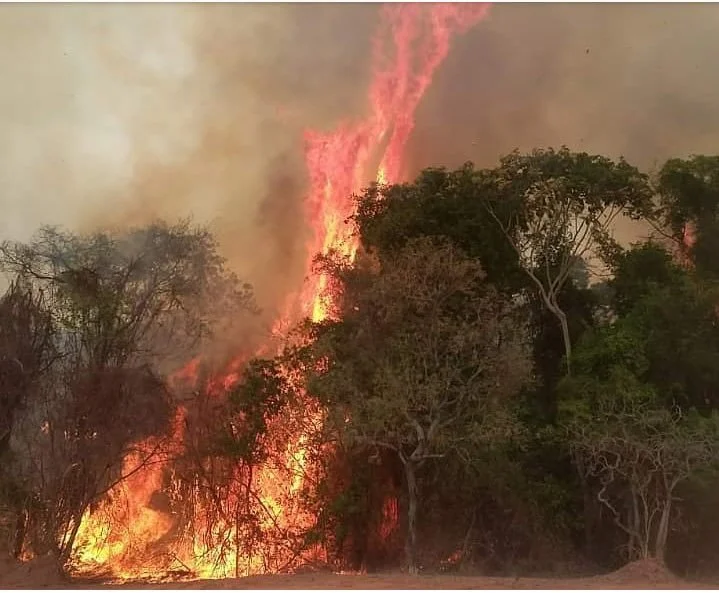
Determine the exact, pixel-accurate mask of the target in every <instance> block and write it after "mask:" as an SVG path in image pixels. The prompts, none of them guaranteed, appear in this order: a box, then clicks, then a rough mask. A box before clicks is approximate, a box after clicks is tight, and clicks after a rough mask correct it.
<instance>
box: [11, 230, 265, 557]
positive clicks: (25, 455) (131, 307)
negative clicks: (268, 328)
mask: <svg viewBox="0 0 719 593" xmlns="http://www.w3.org/2000/svg"><path fill="white" fill-rule="evenodd" d="M0 267H1V268H2V269H3V270H4V271H5V272H7V273H9V274H11V275H12V276H13V277H14V279H15V280H14V283H13V285H12V286H13V287H14V288H13V289H12V291H11V292H10V293H8V295H7V296H6V297H5V301H4V302H5V303H11V302H13V299H15V300H17V299H18V296H17V295H18V294H19V293H18V290H19V289H20V288H21V289H22V290H23V291H25V292H24V294H26V295H27V296H26V297H23V298H25V299H26V300H28V299H29V302H30V303H31V304H33V306H34V310H36V311H37V310H39V311H40V313H36V314H35V317H36V320H35V321H33V322H32V323H30V322H28V321H27V320H26V321H23V319H25V318H23V317H22V316H20V315H17V314H15V319H16V324H15V328H16V329H17V331H15V334H16V335H19V334H20V333H22V332H20V331H19V330H22V331H24V332H25V334H27V337H25V338H24V340H25V342H28V343H29V344H30V345H31V346H32V345H33V344H34V345H35V346H34V349H35V350H37V349H38V346H37V345H38V344H45V343H48V345H47V346H45V350H46V351H48V352H51V353H52V358H51V360H50V361H49V363H48V364H47V365H46V367H45V368H44V373H43V374H42V377H41V380H38V381H35V382H34V384H33V385H32V390H30V385H29V384H23V383H21V382H17V381H16V384H15V386H16V388H17V389H18V390H20V391H22V392H23V397H24V398H25V400H26V406H25V409H24V410H23V414H22V417H21V418H20V419H18V421H17V422H16V423H15V424H16V426H15V429H16V430H14V432H13V435H12V436H13V438H12V440H11V442H10V447H11V449H12V454H13V455H12V459H13V463H12V466H11V467H12V472H13V474H14V475H15V479H16V481H17V483H18V485H19V487H20V488H21V489H22V490H23V491H25V492H27V493H28V499H27V500H28V504H29V502H30V501H32V505H31V507H28V506H27V505H26V504H25V503H23V504H25V508H18V509H17V512H18V513H19V514H20V515H22V516H26V517H27V522H28V525H27V526H26V528H25V529H24V531H25V532H26V535H27V538H28V542H27V543H29V544H30V545H31V546H32V547H33V548H34V551H35V552H37V553H43V552H44V551H45V550H48V549H49V550H52V551H54V552H55V553H56V554H57V555H58V557H59V559H60V561H61V562H65V561H66V560H67V559H68V557H69V554H70V552H71V550H72V547H73V543H74V538H75V535H76V533H77V530H78V528H79V525H80V519H81V517H82V516H83V514H84V513H85V511H86V510H87V509H88V508H89V507H90V505H91V504H93V502H95V501H96V500H97V499H98V498H99V497H100V496H101V495H102V494H103V493H104V492H106V491H107V490H108V488H110V487H111V485H112V484H113V483H115V481H116V480H118V479H121V478H122V476H121V475H120V471H121V462H122V460H123V459H124V458H125V457H126V455H127V454H128V453H129V452H130V451H131V450H132V449H133V448H134V447H136V446H137V445H138V444H141V443H142V442H143V440H144V439H146V438H147V437H149V436H159V435H162V434H163V433H164V431H165V430H166V428H167V422H168V419H169V416H170V412H171V408H172V403H171V401H170V397H169V392H168V389H167V387H166V385H165V380H164V379H163V377H162V373H163V370H164V369H167V368H169V367H170V365H173V364H176V362H177V357H178V356H180V357H182V358H180V360H183V362H184V357H185V356H187V355H188V354H190V353H192V352H193V349H194V348H196V347H197V345H198V344H199V343H200V342H201V341H202V340H203V339H204V338H206V337H209V335H210V334H209V332H210V331H211V330H212V328H213V327H214V326H216V325H217V324H218V323H219V322H220V321H221V320H222V318H223V317H224V316H225V315H226V314H232V313H235V312H239V311H242V310H247V309H250V308H251V305H252V302H251V293H250V290H249V287H248V286H247V285H242V284H241V283H239V281H238V280H237V278H236V277H234V275H232V274H231V273H229V272H228V271H227V270H226V269H225V268H224V261H223V260H222V258H221V257H220V256H219V254H218V253H217V245H216V243H215V241H214V239H213V238H212V236H211V235H210V234H209V233H208V232H207V231H206V230H204V229H202V228H196V227H193V226H191V225H190V224H189V223H188V222H182V223H179V224H177V225H174V226H168V225H166V224H162V223H157V224H154V225H150V226H149V227H146V228H142V229H134V230H130V231H127V232H125V233H121V234H118V233H95V234H91V235H76V234H72V233H69V232H65V231H61V230H58V229H54V228H43V229H42V230H41V231H40V232H39V233H38V234H37V235H36V237H35V238H34V239H33V240H32V241H31V242H30V243H28V244H21V243H11V242H4V243H2V244H1V245H0ZM13 291H14V292H13ZM32 308H33V307H32V306H31V307H30V309H32ZM26 309H27V307H26ZM38 316H39V317H38ZM38 320H39V321H38ZM40 322H41V323H40ZM23 324H24V325H23ZM10 327H11V326H10V325H8V330H9V329H10ZM3 334H4V335H8V336H9V335H10V333H9V332H8V331H5V330H4V332H3ZM10 337H12V336H10ZM8 339H9V338H8ZM7 341H8V340H7V339H6V340H5V342H7ZM21 341H22V340H21ZM15 342H16V343H17V339H15ZM28 348H29V349H28ZM28 348H26V349H25V350H26V351H28V352H30V353H32V351H33V347H28ZM38 356H39V354H37V355H36V356H35V358H37V357H38ZM42 356H44V357H45V358H47V357H48V355H47V354H43V355H42ZM25 357H26V359H27V358H28V354H26V355H25ZM16 358H17V356H16ZM30 358H32V356H30ZM41 358H42V357H41ZM20 362H23V361H20ZM28 362H30V361H29V360H28V361H25V362H24V363H23V365H22V366H24V367H26V371H27V372H30V371H31V370H32V368H33V367H32V365H30V364H28ZM38 364H40V362H38V363H37V364H35V366H36V367H37V366H38ZM16 366H17V365H16ZM26 535H23V536H22V537H26ZM16 547H18V548H22V547H23V543H22V542H21V543H19V544H18V545H17V546H16Z"/></svg>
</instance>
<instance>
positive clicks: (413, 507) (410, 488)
mask: <svg viewBox="0 0 719 593" xmlns="http://www.w3.org/2000/svg"><path fill="white" fill-rule="evenodd" d="M415 471H416V468H415V466H414V462H413V461H411V460H409V459H408V460H407V461H406V462H405V463H404V473H405V476H406V478H407V539H406V542H405V553H406V555H407V570H408V571H409V574H419V569H418V567H417V476H416V474H415Z"/></svg>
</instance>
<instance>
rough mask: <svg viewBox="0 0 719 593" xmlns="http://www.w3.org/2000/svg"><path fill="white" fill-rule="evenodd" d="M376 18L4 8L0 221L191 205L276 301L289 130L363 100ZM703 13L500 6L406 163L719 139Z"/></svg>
mask: <svg viewBox="0 0 719 593" xmlns="http://www.w3.org/2000/svg"><path fill="white" fill-rule="evenodd" d="M376 18H377V7H376V6H372V5H364V6H363V5H289V4H282V5H252V4H235V5H195V6H190V5H171V4H164V5H107V4H106V5H69V4H65V5H61V4H56V5H4V6H2V7H0V71H1V72H2V74H3V76H2V80H3V84H2V85H0V188H1V191H0V207H1V208H2V217H0V236H2V237H3V238H18V239H24V238H27V237H28V236H29V235H30V234H31V233H32V231H33V230H34V229H35V228H36V227H37V226H38V225H40V224H47V223H50V224H62V225H67V226H71V227H75V228H89V227H92V226H96V225H112V226H122V225H126V224H130V223H141V222H144V221H147V220H149V219H152V218H155V217H170V218H174V217H177V216H186V215H190V214H191V215H193V216H194V217H195V218H197V219H199V220H201V221H209V222H211V223H212V224H213V225H214V227H215V228H216V230H217V232H218V233H219V236H220V238H221V241H222V244H223V247H224V249H225V251H226V253H227V255H228V257H230V259H231V260H232V262H233V265H234V266H235V267H236V268H237V270H238V272H239V273H240V274H242V275H243V276H244V277H245V278H247V279H248V280H249V281H251V282H252V283H253V284H255V285H256V288H257V291H258V299H259V301H260V304H261V305H265V306H269V307H270V308H271V307H272V305H273V304H274V303H275V302H276V300H277V299H278V298H280V297H279V295H283V294H285V293H286V291H287V290H289V289H291V288H295V287H296V286H297V283H298V282H299V281H301V278H302V274H303V272H304V270H303V269H302V266H301V265H300V263H301V262H303V261H304V251H303V244H304V237H305V232H306V229H304V227H303V224H302V212H301V198H302V196H303V192H304V188H305V183H306V180H305V171H304V163H303V154H302V130H303V129H304V128H305V127H314V128H322V129H329V128H332V127H334V126H335V125H336V124H337V123H338V122H339V121H340V120H342V119H343V118H345V117H353V116H360V115H362V113H363V111H364V109H365V107H366V89H367V83H368V80H369V74H370V73H369V65H370V64H369V58H370V47H371V37H372V33H373V30H374V25H375V23H376ZM718 24H719V9H718V8H716V7H715V6H713V5H689V4H682V5H678V4H677V5H650V4H642V5H626V4H625V5H618V4H594V5H587V4H582V5H568V4H561V5H559V4H557V5H537V4H535V5H519V4H512V5H509V4H505V5H496V6H494V7H493V9H492V11H491V13H490V16H489V18H488V19H487V20H486V21H485V22H484V23H481V24H480V25H479V26H477V27H476V28H475V29H473V30H472V31H471V32H470V33H469V34H467V35H466V36H464V37H462V38H459V39H457V40H456V42H455V44H454V46H453V49H452V51H451V53H450V55H449V57H448V59H447V61H446V62H445V63H444V64H443V66H442V67H441V69H440V70H439V71H438V73H437V76H436V78H435V83H434V85H433V86H432V87H431V88H430V90H429V92H428V94H427V96H426V97H425V100H424V102H423V103H422V104H421V105H420V108H419V111H418V114H417V116H418V118H417V127H416V129H415V132H414V135H413V138H412V141H411V145H410V149H409V155H408V171H407V174H408V175H412V174H413V173H414V172H416V171H417V170H418V169H419V168H421V167H424V166H428V165H437V164H444V165H449V166H455V165H459V164H461V163H462V162H464V161H466V160H474V161H475V162H476V163H477V164H478V165H482V166H489V165H492V164H494V163H495V162H496V160H497V158H498V157H499V155H500V154H504V153H506V152H508V151H510V150H512V149H513V148H515V147H518V148H520V149H531V148H532V147H535V146H548V145H553V146H557V145H560V144H567V145H568V146H570V147H571V148H575V149H584V150H588V151H595V152H600V153H605V154H608V155H610V156H619V155H624V156H626V157H627V158H628V159H629V160H630V161H631V162H634V163H635V164H637V165H638V166H640V167H642V168H643V169H645V170H651V169H652V167H655V166H656V165H657V164H661V162H662V161H663V160H664V159H666V158H667V157H669V156H674V155H678V156H681V155H687V154H690V153H715V152H717V149H716V148H715V144H714V138H715V137H717V135H718V134H719V107H717V105H719V73H716V71H715V70H714V69H713V68H712V63H713V56H714V55H715V54H716V53H717V50H719V36H717V35H716V34H715V31H716V25H718ZM622 232H623V233H624V235H625V236H624V238H625V239H626V238H628V237H629V234H628V233H630V231H629V230H628V229H623V230H622ZM631 232H634V231H631Z"/></svg>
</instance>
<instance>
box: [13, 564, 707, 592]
mask: <svg viewBox="0 0 719 593" xmlns="http://www.w3.org/2000/svg"><path fill="white" fill-rule="evenodd" d="M0 588H2V589H40V588H52V589H66V588H72V589H98V588H102V589H105V588H108V589H123V588H132V589H712V588H715V587H714V586H713V585H711V584H708V583H692V582H689V581H685V580H682V579H680V578H678V577H676V576H675V575H673V574H672V573H670V572H669V571H668V570H667V569H666V568H664V567H662V566H660V565H659V564H657V563H656V562H653V561H640V562H633V563H631V564H628V565H627V566H625V567H623V568H622V569H620V570H618V571H616V572H613V573H609V574H604V575H597V576H592V577H584V578H512V577H484V576H459V575H447V574H442V575H421V576H418V577H412V576H409V575H406V574H401V573H380V574H367V575H350V574H331V573H322V572H315V573H304V574H294V575H268V576H256V577H246V578H240V579H222V580H196V581H179V582H172V583H160V584H157V583H147V582H137V581H135V582H128V583H124V584H122V585H117V584H108V583H103V582H102V581H99V580H66V579H63V578H62V577H61V576H60V575H59V573H58V571H57V568H56V564H55V563H54V562H53V561H52V559H50V558H39V559H37V560H34V561H32V562H28V563H25V564H17V563H14V562H11V561H6V562H4V563H1V562H0Z"/></svg>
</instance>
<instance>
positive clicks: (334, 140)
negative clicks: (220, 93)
mask: <svg viewBox="0 0 719 593" xmlns="http://www.w3.org/2000/svg"><path fill="white" fill-rule="evenodd" d="M487 10H488V4H456V5H455V4H425V5H419V4H417V5H415V4H396V5H387V6H385V7H383V8H382V10H381V22H380V27H379V30H378V32H377V35H376V37H375V40H374V48H373V56H372V59H373V81H372V83H371V87H370V90H369V104H370V112H369V115H368V116H367V117H366V118H365V119H364V120H362V121H359V122H356V123H344V124H342V125H340V126H339V127H338V128H337V129H336V130H334V131H331V132H327V133H323V132H317V131H312V130H310V131H308V132H306V134H305V158H306V164H307V169H308V172H309V191H308V194H307V198H306V215H307V219H308V224H309V225H310V227H311V228H312V229H313V230H314V235H313V237H312V239H311V240H310V241H309V243H308V244H307V257H308V259H307V270H309V271H310V277H309V280H308V282H307V283H306V286H305V288H304V290H303V291H302V292H301V293H300V294H299V295H291V296H290V298H289V299H288V302H287V312H286V313H285V314H284V315H283V316H282V319H283V320H284V319H290V320H291V319H292V318H293V317H294V318H295V319H296V318H297V317H299V316H306V315H309V316H310V317H311V319H312V320H313V321H321V320H323V319H326V318H327V317H328V316H329V315H330V311H331V294H330V291H329V287H328V279H327V278H326V277H325V276H324V275H322V274H319V275H312V274H311V270H312V260H313V258H314V256H315V255H316V254H317V253H322V254H328V253H329V252H330V251H336V252H339V253H340V254H341V255H343V256H344V257H346V258H347V259H348V260H350V261H353V260H354V257H355V254H356V251H357V248H358V244H357V240H356V238H355V237H354V236H353V235H352V229H351V228H350V226H349V225H348V224H347V223H346V221H347V219H348V217H349V216H350V215H351V214H352V212H353V206H354V202H353V195H354V194H355V193H356V192H358V191H359V190H360V189H361V188H362V187H363V186H364V185H365V184H366V183H367V182H368V181H369V180H376V181H377V182H378V183H380V184H391V183H395V182H397V181H399V180H400V179H401V177H402V175H403V169H402V165H403V163H402V156H403V153H404V149H405V146H406V144H407V141H408V139H409V136H410V134H411V132H412V129H413V127H414V114H415V110H416V108H417V105H418V104H419V102H420V100H421V99H422V97H423V95H424V93H425V92H426V90H427V88H428V87H429V85H430V83H431V81H432V77H433V74H434V72H435V70H436V69H437V67H438V66H439V65H440V64H441V62H442V61H443V60H444V58H445V57H446V56H447V53H448V52H449V44H450V39H451V37H452V35H453V34H455V33H463V32H465V31H466V30H468V29H469V28H470V27H472V26H473V25H474V24H475V23H477V22H478V21H480V20H481V19H482V18H483V17H484V16H485V14H486V13H487ZM293 311H294V312H295V313H294V314H293V313H291V312H293ZM278 322H279V320H278ZM256 354H260V353H256ZM262 354H265V352H264V351H263V352H262ZM246 360H247V357H245V356H239V357H238V358H237V359H236V360H234V361H232V363H231V364H230V365H229V367H228V369H227V371H226V372H225V373H224V374H223V375H222V376H219V377H217V378H216V379H215V380H214V381H213V382H212V383H211V384H210V387H209V388H208V392H209V393H210V395H212V396H213V397H214V396H217V397H221V396H222V394H223V393H224V392H226V390H227V389H229V388H231V387H232V385H234V384H235V383H236V382H237V381H238V379H239V377H240V374H241V369H242V365H243V364H244V363H245V361H246ZM199 366H200V360H199V359H195V360H193V361H191V362H190V363H188V365H186V366H185V367H184V368H183V369H181V370H180V371H179V372H178V373H176V375H175V376H174V377H172V379H173V380H174V381H184V382H186V383H193V382H195V381H196V380H197V373H198V370H199ZM306 400H307V401H306V406H305V408H304V409H303V410H301V411H297V412H296V415H297V418H294V417H293V418H283V419H279V420H277V419H275V420H273V421H272V422H270V423H269V425H268V432H267V434H268V438H267V439H266V445H267V447H268V451H269V452H270V454H269V455H268V461H267V462H266V463H264V464H262V465H261V466H260V467H257V468H254V469H253V470H252V471H251V472H250V475H249V477H248V478H247V479H249V480H252V485H253V491H254V492H256V493H257V499H256V500H253V501H249V502H248V503H247V504H248V505H250V504H252V505H254V506H253V508H256V509H257V508H259V509H260V511H261V513H262V516H263V519H262V521H261V525H260V529H267V530H271V529H274V530H276V531H277V532H278V533H280V534H282V533H286V532H289V531H291V530H293V529H294V530H296V529H298V528H306V527H310V526H311V525H312V524H313V520H314V518H313V517H312V516H309V515H308V513H306V512H305V511H303V510H302V508H301V504H300V499H299V494H300V493H301V492H302V490H303V488H304V487H305V485H306V478H307V476H308V474H311V473H312V471H313V468H312V467H311V462H310V455H309V451H308V443H309V441H310V440H311V434H310V432H308V431H311V430H314V429H316V430H319V428H320V427H321V423H322V418H323V416H322V410H320V409H319V407H318V406H317V405H316V404H315V403H314V402H313V400H312V398H310V397H309V396H307V397H306ZM185 414H186V411H185V410H184V408H182V409H180V410H179V411H178V416H177V418H176V419H175V424H174V429H173V433H172V435H171V439H170V442H171V447H170V449H171V450H173V451H175V452H178V451H180V450H182V446H183V445H182V443H183V439H184V438H185V435H184V433H183V425H184V421H185ZM308 427H310V428H308ZM312 427H315V428H312ZM151 441H152V442H151ZM283 443H284V444H283ZM153 447H154V448H156V447H157V442H154V441H153V440H152V439H151V440H150V441H148V442H147V443H144V444H143V446H142V447H137V449H138V450H143V449H144V450H148V449H153ZM169 459H170V457H168V456H166V457H165V459H163V460H161V459H154V458H153V459H151V462H150V463H145V465H144V466H142V469H140V470H139V471H135V472H134V473H131V472H132V471H133V468H137V467H138V466H140V465H141V464H142V462H143V460H144V461H145V462H147V458H146V457H145V458H142V456H141V455H140V454H139V453H132V454H129V455H128V456H127V457H126V459H125V461H124V464H123V475H124V474H126V473H127V474H130V476H129V477H128V478H127V479H126V480H124V481H122V482H121V483H120V484H118V485H117V486H115V487H114V488H113V489H112V490H111V492H110V493H109V496H108V497H107V498H106V499H105V500H104V501H103V502H102V503H101V505H100V508H99V509H97V510H94V511H93V512H90V511H88V512H87V513H86V514H85V516H84V517H83V521H82V524H81V528H80V530H79V533H78V537H77V539H76V543H75V547H74V558H73V561H74V564H75V566H76V568H77V569H78V570H81V571H82V570H89V569H91V568H93V567H98V566H100V567H102V568H104V569H105V570H108V571H109V572H111V573H112V574H113V575H114V576H116V577H118V578H122V579H129V578H137V577H142V576H143V575H146V574H149V573H151V572H152V571H153V570H154V571H156V572H157V571H161V570H163V567H164V570H167V567H168V565H171V566H173V567H174V568H178V567H184V568H185V569H188V570H189V571H190V572H191V573H192V575H193V576H200V577H206V578H218V577H225V576H239V575H240V574H256V573H260V572H268V571H272V570H276V569H277V565H274V566H268V563H267V562H266V561H264V560H263V558H266V556H267V554H266V553H264V551H258V553H256V554H254V553H248V552H240V546H239V542H240V540H241V539H242V538H243V537H244V535H243V533H242V525H241V524H240V523H238V522H237V521H234V522H231V521H230V520H229V518H227V519H223V520H222V521H219V522H217V521H215V522H213V523H209V521H210V520H209V518H208V516H207V515H206V511H205V509H204V508H203V506H202V504H200V503H197V504H196V508H194V509H193V513H194V515H193V520H194V522H195V524H200V525H202V524H203V523H204V524H205V525H206V527H207V526H209V527H208V528H207V529H206V532H207V534H208V535H207V536H206V537H204V538H201V537H198V536H197V535H192V536H190V543H189V544H188V543H187V541H186V540H187V538H183V537H180V536H178V535H177V534H175V537H174V541H169V542H167V541H165V540H168V539H170V540H171V539H172V538H171V537H170V536H172V535H173V534H172V530H173V526H174V521H173V520H172V518H171V517H170V515H169V514H167V513H163V512H161V511H159V510H156V509H155V508H154V507H153V505H152V498H153V496H154V495H155V494H156V493H157V492H161V491H162V489H163V484H164V481H165V478H166V474H167V473H168V472H171V470H172V464H171V463H170V461H169ZM243 479H245V478H244V475H240V474H238V475H236V476H235V479H234V480H232V482H233V483H242V480H243ZM230 486H231V485H230ZM222 496H223V497H224V498H223V500H222V501H221V502H227V503H228V505H229V504H230V503H232V504H233V505H234V506H233V508H239V504H240V501H239V500H235V499H236V498H237V497H238V496H239V495H238V494H237V493H236V492H235V491H233V490H232V488H231V487H228V489H227V490H226V491H223V493H222ZM188 504H192V502H188ZM385 506H386V508H385V509H384V514H385V515H386V520H387V522H388V523H392V524H393V525H394V523H396V521H397V508H396V501H394V502H392V501H388V502H387V503H386V505H385ZM228 508H229V507H228ZM393 525H388V526H383V528H382V531H383V534H386V533H385V532H388V531H387V530H388V529H391V528H392V527H393ZM163 542H164V543H163ZM227 542H235V548H234V552H233V551H230V553H229V555H226V554H225V551H226V549H227V545H229V544H227ZM226 544H227V545H226ZM281 544H282V542H278V544H277V546H276V547H277V548H278V549H279V548H281V547H282V546H281ZM153 550H157V551H158V554H159V556H161V557H162V559H163V560H162V562H164V564H162V562H160V561H159V560H157V561H155V558H156V556H152V554H151V552H152V551H153ZM278 553H279V552H278ZM263 554H264V556H263ZM168 559H172V562H169V563H168ZM289 561H290V562H291V559H290V560H289Z"/></svg>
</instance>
